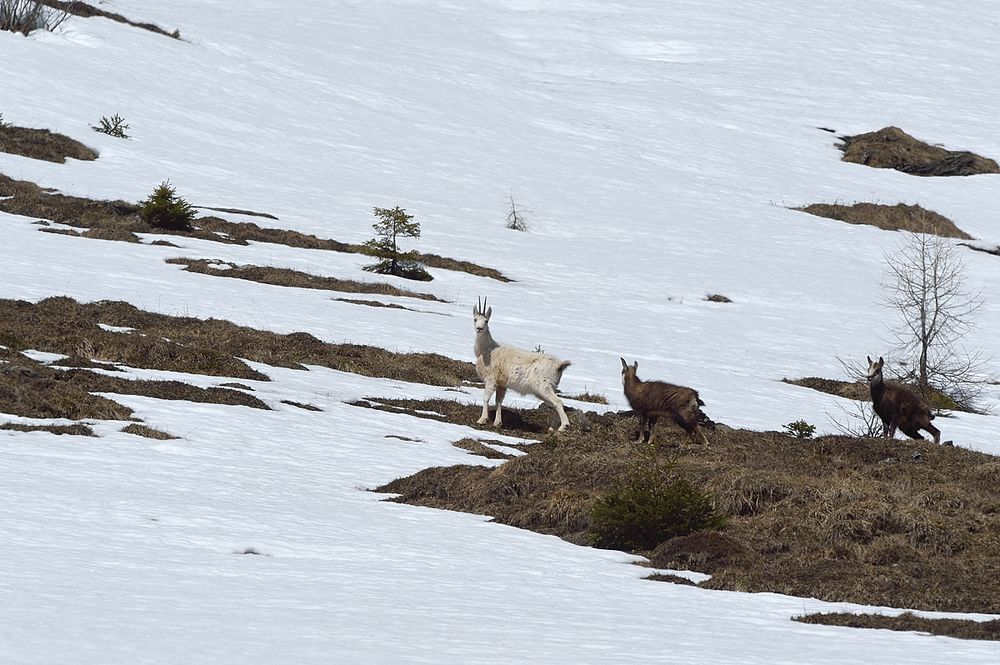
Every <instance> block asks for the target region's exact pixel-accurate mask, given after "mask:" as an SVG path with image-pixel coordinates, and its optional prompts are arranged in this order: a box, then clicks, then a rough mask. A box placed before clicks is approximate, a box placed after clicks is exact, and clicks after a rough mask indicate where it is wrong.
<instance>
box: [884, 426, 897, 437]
mask: <svg viewBox="0 0 1000 665" xmlns="http://www.w3.org/2000/svg"><path fill="white" fill-rule="evenodd" d="M885 438H887V439H895V438H896V423H895V422H891V423H886V426H885Z"/></svg>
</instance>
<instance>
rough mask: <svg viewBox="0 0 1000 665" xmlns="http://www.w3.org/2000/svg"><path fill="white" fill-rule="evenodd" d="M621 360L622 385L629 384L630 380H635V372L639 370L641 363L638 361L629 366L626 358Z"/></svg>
mask: <svg viewBox="0 0 1000 665" xmlns="http://www.w3.org/2000/svg"><path fill="white" fill-rule="evenodd" d="M620 360H621V361H622V383H627V382H628V381H629V379H635V372H636V370H637V369H639V361H638V360H636V361H635V362H634V363H632V364H631V365H629V364H628V363H627V362H625V359H624V358H620Z"/></svg>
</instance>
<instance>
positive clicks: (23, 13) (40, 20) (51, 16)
mask: <svg viewBox="0 0 1000 665" xmlns="http://www.w3.org/2000/svg"><path fill="white" fill-rule="evenodd" d="M67 18H69V12H68V11H67V10H65V9H57V8H54V7H49V6H48V5H45V4H43V3H41V2H38V1H37V0H0V30H6V31H8V32H20V33H21V34H22V35H25V36H27V35H29V34H31V33H32V32H34V31H35V30H48V31H50V32H51V31H53V30H55V29H56V28H58V27H59V26H60V25H62V23H63V21H65V20H66V19H67Z"/></svg>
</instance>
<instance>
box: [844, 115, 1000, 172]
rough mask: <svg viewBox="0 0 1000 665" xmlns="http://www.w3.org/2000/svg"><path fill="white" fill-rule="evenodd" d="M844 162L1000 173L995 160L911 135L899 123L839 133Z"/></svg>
mask: <svg viewBox="0 0 1000 665" xmlns="http://www.w3.org/2000/svg"><path fill="white" fill-rule="evenodd" d="M838 138H839V139H840V140H841V144H840V145H838V146H837V147H838V148H840V150H841V151H843V153H844V156H843V160H844V161H845V162H854V163H855V164H864V165H865V166H872V167H875V168H880V169H895V170H897V171H902V172H903V173H909V174H911V175H919V176H966V175H976V174H979V173H1000V166H998V165H997V163H996V161H995V160H993V159H989V158H986V157H980V156H979V155H976V154H974V153H971V152H968V151H965V150H960V151H952V150H945V149H944V148H941V147H939V146H934V145H929V144H927V143H924V142H923V141H920V140H918V139H915V138H913V137H912V136H910V135H909V134H907V133H906V132H904V131H903V130H902V129H900V128H899V127H885V128H883V129H880V130H878V131H875V132H869V133H868V134H858V135H856V136H840V137H838Z"/></svg>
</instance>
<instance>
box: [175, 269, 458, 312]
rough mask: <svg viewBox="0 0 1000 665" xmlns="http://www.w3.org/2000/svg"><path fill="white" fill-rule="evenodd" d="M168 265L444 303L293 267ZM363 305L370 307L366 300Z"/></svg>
mask: <svg viewBox="0 0 1000 665" xmlns="http://www.w3.org/2000/svg"><path fill="white" fill-rule="evenodd" d="M167 263H172V264H175V265H182V266H184V270H187V271H188V272H196V273H199V274H202V275H212V276H215V277H232V278H235V279H245V280H248V281H251V282H260V283H261V284H271V285H274V286H288V287H295V288H300V289H325V290H327V291H340V292H343V293H371V294H377V295H384V296H398V297H404V298H417V299H420V300H433V301H437V302H444V301H442V300H441V299H440V298H438V297H437V296H435V295H433V294H430V293H417V292H415V291H409V290H407V289H401V288H398V287H396V286H393V285H392V284H386V283H384V282H358V281H355V280H350V279H338V278H336V277H320V276H318V275H311V274H309V273H306V272H301V271H299V270H291V269H290V268H271V267H266V266H254V265H236V264H234V263H227V262H225V261H221V260H214V261H213V260H207V259H184V258H177V259H167ZM362 302H365V304H369V303H368V302H367V301H362ZM380 304H381V303H380Z"/></svg>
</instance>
